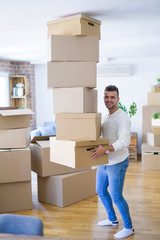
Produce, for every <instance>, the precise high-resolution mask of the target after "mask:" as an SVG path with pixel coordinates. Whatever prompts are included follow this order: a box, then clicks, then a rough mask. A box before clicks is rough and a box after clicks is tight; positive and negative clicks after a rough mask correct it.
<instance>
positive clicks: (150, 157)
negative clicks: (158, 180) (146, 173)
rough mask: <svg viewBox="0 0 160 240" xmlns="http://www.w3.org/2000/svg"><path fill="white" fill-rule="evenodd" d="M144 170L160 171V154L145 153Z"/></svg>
mask: <svg viewBox="0 0 160 240" xmlns="http://www.w3.org/2000/svg"><path fill="white" fill-rule="evenodd" d="M143 161H144V169H146V170H160V153H157V152H153V153H144V156H143Z"/></svg>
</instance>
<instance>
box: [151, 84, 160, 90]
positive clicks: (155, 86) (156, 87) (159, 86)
mask: <svg viewBox="0 0 160 240" xmlns="http://www.w3.org/2000/svg"><path fill="white" fill-rule="evenodd" d="M152 92H160V84H159V85H154V86H152Z"/></svg>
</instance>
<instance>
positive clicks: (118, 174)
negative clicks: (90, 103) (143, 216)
mask: <svg viewBox="0 0 160 240" xmlns="http://www.w3.org/2000/svg"><path fill="white" fill-rule="evenodd" d="M118 102H119V90H118V88H117V87H116V86H113V85H110V86H107V87H106V88H105V91H104V103H105V106H106V108H107V109H108V111H109V114H108V116H106V118H105V120H104V122H103V123H102V135H103V138H108V139H109V143H110V144H109V145H108V146H106V147H104V146H99V147H98V148H96V149H93V150H91V152H92V154H91V157H92V158H93V159H98V158H99V157H100V156H102V155H104V154H108V159H109V164H106V165H99V166H98V169H97V176H96V191H97V194H98V196H99V197H100V199H101V201H102V203H103V205H104V207H105V209H106V211H107V214H108V219H106V220H104V221H101V222H98V223H97V224H98V225H99V226H117V225H118V220H117V216H116V213H115V210H114V208H113V203H112V201H113V202H114V203H115V204H116V206H117V208H118V210H119V212H120V214H121V216H122V220H123V223H124V228H123V229H122V230H121V231H119V232H117V233H116V234H115V235H114V237H115V238H126V237H129V236H130V235H132V234H133V233H134V229H133V227H132V221H131V217H130V213H129V207H128V204H127V202H126V200H125V199H124V197H123V194H122V193H123V186H124V179H125V173H126V171H127V168H128V166H129V158H128V156H129V152H128V148H127V147H128V146H129V144H130V127H131V124H130V119H129V117H128V115H127V114H126V113H125V112H124V111H123V110H121V109H119V108H118ZM108 187H109V190H110V191H108Z"/></svg>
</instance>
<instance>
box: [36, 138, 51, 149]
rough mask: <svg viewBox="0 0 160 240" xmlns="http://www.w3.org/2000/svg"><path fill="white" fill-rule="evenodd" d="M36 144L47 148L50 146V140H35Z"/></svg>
mask: <svg viewBox="0 0 160 240" xmlns="http://www.w3.org/2000/svg"><path fill="white" fill-rule="evenodd" d="M37 143H38V145H39V146H40V147H42V148H48V147H50V141H49V140H44V141H37Z"/></svg>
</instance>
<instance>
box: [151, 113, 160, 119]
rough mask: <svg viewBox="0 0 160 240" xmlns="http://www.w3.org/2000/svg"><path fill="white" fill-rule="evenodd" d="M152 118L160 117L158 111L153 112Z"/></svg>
mask: <svg viewBox="0 0 160 240" xmlns="http://www.w3.org/2000/svg"><path fill="white" fill-rule="evenodd" d="M152 118H154V119H157V118H160V113H154V114H153V116H152Z"/></svg>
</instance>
